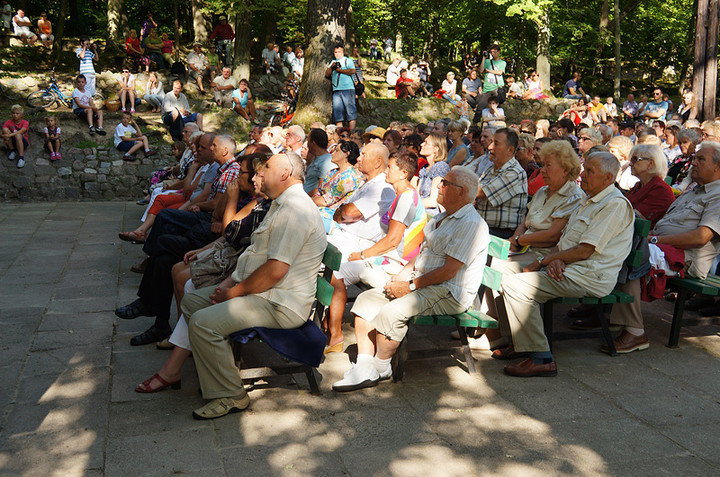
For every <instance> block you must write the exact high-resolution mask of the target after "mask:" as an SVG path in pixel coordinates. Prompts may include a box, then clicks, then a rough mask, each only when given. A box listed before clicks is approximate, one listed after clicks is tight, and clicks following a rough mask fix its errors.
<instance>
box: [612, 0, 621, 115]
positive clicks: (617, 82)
mask: <svg viewBox="0 0 720 477" xmlns="http://www.w3.org/2000/svg"><path fill="white" fill-rule="evenodd" d="M621 68H622V59H621V57H620V0H615V79H614V81H613V96H614V97H615V102H616V103H617V104H621V103H620V72H621Z"/></svg>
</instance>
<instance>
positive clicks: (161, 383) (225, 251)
mask: <svg viewBox="0 0 720 477" xmlns="http://www.w3.org/2000/svg"><path fill="white" fill-rule="evenodd" d="M266 160H267V156H265V155H262V154H251V155H249V156H245V161H243V168H245V167H247V168H248V169H249V173H248V174H240V175H239V176H238V179H237V181H234V182H232V183H230V184H229V185H228V187H227V192H226V194H227V199H228V200H227V201H226V206H225V214H224V217H223V225H224V226H225V234H224V236H223V237H220V238H219V239H217V240H216V241H215V242H212V243H210V244H209V245H207V246H206V247H204V248H202V249H199V250H192V251H190V252H188V253H186V254H185V257H184V258H183V261H182V262H179V263H177V264H176V265H175V266H174V267H173V269H172V280H173V288H174V292H175V299H176V301H177V303H178V305H177V306H178V316H179V318H178V322H177V324H176V325H175V329H174V330H173V333H172V335H171V336H170V338H169V339H168V340H165V341H163V342H161V343H158V345H157V346H158V348H160V349H171V348H172V347H173V345H174V348H173V351H172V353H171V354H170V357H169V358H168V360H167V361H166V362H165V364H163V366H162V368H160V371H158V372H157V373H155V374H154V375H153V376H152V377H150V378H149V379H147V380H145V381H144V382H142V383H141V384H139V385H138V386H137V387H136V388H135V391H137V392H139V393H154V392H158V391H162V390H163V389H166V388H168V387H172V388H173V389H179V388H180V371H181V368H182V365H183V363H185V360H186V359H187V358H188V357H189V356H190V353H191V351H190V341H189V338H188V332H187V323H186V321H185V318H184V317H183V315H182V313H181V311H180V309H179V308H180V305H179V303H180V302H182V298H183V296H184V294H185V292H187V291H192V290H194V289H195V288H196V287H204V286H210V285H212V284H215V283H220V282H221V281H222V280H224V279H225V278H227V277H228V276H229V275H230V274H231V273H232V272H233V270H234V267H235V263H236V262H237V259H238V257H239V256H240V254H241V253H242V252H243V250H245V247H246V246H247V245H248V244H249V243H250V242H249V237H250V235H251V234H252V232H253V231H254V230H255V228H256V227H257V226H258V225H259V224H260V222H262V219H263V218H264V217H265V214H267V211H268V210H269V209H270V203H271V201H270V200H267V197H265V196H264V195H262V193H261V192H260V187H261V185H262V184H261V182H260V178H259V176H254V172H253V171H256V170H258V169H259V168H260V167H263V166H262V164H263V163H264V161H266ZM253 165H254V166H253ZM251 182H252V185H251ZM251 187H252V188H253V189H254V191H255V193H256V194H257V199H256V200H253V201H251V202H250V203H249V204H247V205H246V206H245V207H243V208H242V209H241V210H240V211H238V210H237V209H236V204H237V198H238V196H239V193H240V191H241V190H250V188H251Z"/></svg>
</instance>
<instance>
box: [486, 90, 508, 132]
mask: <svg viewBox="0 0 720 477" xmlns="http://www.w3.org/2000/svg"><path fill="white" fill-rule="evenodd" d="M482 120H483V124H486V125H488V126H490V127H493V128H496V129H499V128H504V127H505V111H504V110H503V108H501V107H500V100H499V99H498V97H497V96H490V98H488V106H487V108H485V109H483V110H482Z"/></svg>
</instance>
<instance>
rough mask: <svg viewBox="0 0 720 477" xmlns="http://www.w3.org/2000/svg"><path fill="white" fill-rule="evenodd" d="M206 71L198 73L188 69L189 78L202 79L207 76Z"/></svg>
mask: <svg viewBox="0 0 720 477" xmlns="http://www.w3.org/2000/svg"><path fill="white" fill-rule="evenodd" d="M206 71H207V69H204V70H202V71H199V72H198V71H195V70H193V69H191V68H189V67H188V76H190V78H191V79H198V78H202V77H203V76H205V72H206Z"/></svg>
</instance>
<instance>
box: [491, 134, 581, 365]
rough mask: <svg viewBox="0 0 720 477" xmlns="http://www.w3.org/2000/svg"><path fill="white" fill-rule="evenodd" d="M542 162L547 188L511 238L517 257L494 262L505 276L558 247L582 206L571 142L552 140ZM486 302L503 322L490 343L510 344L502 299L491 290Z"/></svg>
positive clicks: (504, 353) (508, 350) (502, 353)
mask: <svg viewBox="0 0 720 477" xmlns="http://www.w3.org/2000/svg"><path fill="white" fill-rule="evenodd" d="M539 159H540V162H541V163H542V169H541V171H542V172H541V173H542V175H543V179H544V181H545V184H546V185H545V186H544V187H541V188H540V189H539V190H538V191H537V193H536V194H535V195H534V196H533V198H532V200H531V201H530V204H528V213H527V215H526V216H525V220H523V222H522V224H520V226H519V227H518V228H517V229H516V230H515V233H514V234H513V236H512V237H510V238H509V239H508V240H509V241H510V251H511V252H514V253H515V254H516V255H513V256H511V257H510V258H509V259H508V260H507V261H503V260H496V259H493V263H492V267H493V268H494V269H496V270H501V271H502V272H503V273H505V272H511V273H519V272H522V270H523V267H524V266H527V265H529V264H531V263H533V262H535V261H537V260H538V257H542V256H544V255H547V254H548V253H549V252H550V251H551V250H552V249H553V248H554V247H555V246H556V245H557V243H558V241H559V240H560V236H561V235H562V232H563V229H564V228H565V225H566V224H567V222H568V220H569V219H570V215H571V214H572V213H573V212H574V211H575V209H577V208H578V207H579V206H580V201H581V200H582V198H583V196H584V194H583V192H582V190H581V189H580V187H579V186H578V184H577V181H576V180H577V177H578V175H579V174H580V159H579V158H578V156H577V154H575V151H574V150H573V148H572V146H571V145H570V143H569V142H567V141H550V142H548V143H546V144H544V145H543V147H542V148H541V149H540V152H539ZM483 303H484V304H487V308H488V314H489V315H490V316H492V317H494V318H496V319H497V320H498V321H499V323H500V329H499V330H487V333H486V337H487V339H488V341H489V344H491V345H495V346H498V345H501V344H507V343H508V342H510V327H509V325H508V321H507V315H506V314H505V306H504V303H503V300H502V298H501V297H500V296H499V294H497V293H496V292H493V291H491V290H488V291H486V293H485V300H484V301H483ZM483 344H485V343H483ZM513 353H514V350H513V349H512V345H509V346H504V347H502V348H500V349H497V350H495V352H494V353H493V357H494V358H498V359H507V358H508V356H513Z"/></svg>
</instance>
